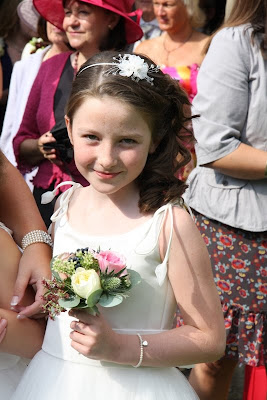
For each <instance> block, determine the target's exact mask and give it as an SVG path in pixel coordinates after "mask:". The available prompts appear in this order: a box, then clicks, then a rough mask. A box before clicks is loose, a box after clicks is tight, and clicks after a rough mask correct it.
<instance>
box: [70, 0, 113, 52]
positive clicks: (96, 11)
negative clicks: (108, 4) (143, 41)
mask: <svg viewBox="0 0 267 400" xmlns="http://www.w3.org/2000/svg"><path fill="white" fill-rule="evenodd" d="M64 12H65V18H64V21H63V29H64V30H65V31H66V34H67V38H68V40H69V43H70V45H71V47H73V48H74V49H77V50H80V51H82V52H85V53H86V52H87V49H88V51H89V52H92V49H93V50H95V49H96V50H97V49H99V45H100V43H101V41H102V40H103V38H105V37H106V36H107V35H108V33H109V30H110V29H113V28H114V27H115V26H116V23H117V22H118V20H119V16H118V15H117V14H114V13H110V12H108V11H107V10H104V9H103V8H101V7H96V6H93V5H91V4H87V3H84V2H82V1H75V0H69V1H67V2H66V4H65V7H64Z"/></svg>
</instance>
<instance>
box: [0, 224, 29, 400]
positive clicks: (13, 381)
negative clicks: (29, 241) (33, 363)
mask: <svg viewBox="0 0 267 400" xmlns="http://www.w3.org/2000/svg"><path fill="white" fill-rule="evenodd" d="M0 228H1V229H3V230H4V231H6V232H7V233H8V234H9V235H10V236H12V231H11V230H10V229H9V228H7V227H6V226H5V225H4V224H3V223H2V222H0ZM29 361H30V360H27V359H23V358H20V357H17V356H15V355H13V354H7V353H1V352H0V399H1V400H9V399H10V398H11V396H12V394H13V393H14V391H15V389H16V387H17V385H18V383H19V381H20V379H21V377H22V375H23V372H24V370H25V368H26V367H27V364H28V363H29Z"/></svg>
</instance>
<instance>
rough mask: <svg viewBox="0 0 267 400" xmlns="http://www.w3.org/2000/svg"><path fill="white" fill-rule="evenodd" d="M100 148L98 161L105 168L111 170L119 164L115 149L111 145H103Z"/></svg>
mask: <svg viewBox="0 0 267 400" xmlns="http://www.w3.org/2000/svg"><path fill="white" fill-rule="evenodd" d="M99 150H100V151H99V156H98V162H99V164H100V165H101V166H102V168H103V169H106V170H109V169H110V168H113V167H115V166H116V165H117V157H116V154H115V151H114V150H113V149H112V148H111V147H110V146H101V148H100V149H99Z"/></svg>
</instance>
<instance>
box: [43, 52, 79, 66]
mask: <svg viewBox="0 0 267 400" xmlns="http://www.w3.org/2000/svg"><path fill="white" fill-rule="evenodd" d="M72 53H73V52H72V51H65V52H63V53H59V54H56V55H55V56H53V57H50V58H48V59H47V60H45V61H44V62H43V65H44V66H46V67H49V66H50V65H58V63H61V62H64V61H67V59H68V58H69V57H70V56H71V54H72Z"/></svg>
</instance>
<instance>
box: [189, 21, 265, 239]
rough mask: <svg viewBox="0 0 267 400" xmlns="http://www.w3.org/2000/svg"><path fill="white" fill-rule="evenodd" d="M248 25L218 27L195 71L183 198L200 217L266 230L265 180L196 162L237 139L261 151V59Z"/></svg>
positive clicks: (208, 158) (227, 149)
mask: <svg viewBox="0 0 267 400" xmlns="http://www.w3.org/2000/svg"><path fill="white" fill-rule="evenodd" d="M251 33H252V28H251V27H250V26H249V25H242V26H239V27H235V28H224V29H223V30H221V31H220V32H218V34H217V35H216V36H215V37H214V39H213V40H212V43H211V46H210V48H209V51H208V53H207V55H206V57H205V59H204V62H203V64H202V66H201V68H200V71H199V75H198V81H197V83H198V94H197V96H196V97H195V99H194V102H193V106H194V109H193V112H194V113H195V112H196V113H199V114H200V118H199V119H197V120H194V121H193V127H194V133H195V136H196V139H197V144H196V153H197V160H198V166H197V168H195V169H194V170H193V171H192V172H191V174H190V175H189V179H188V181H189V189H188V190H187V192H186V194H185V200H186V202H187V204H189V206H191V207H192V208H194V209H195V210H196V211H198V212H200V213H202V214H204V215H205V216H207V217H209V218H212V219H215V220H217V221H220V222H223V223H225V224H227V225H230V226H232V227H236V228H241V229H244V230H247V231H253V232H262V231H266V230H267V179H262V180H245V179H237V178H232V177H230V176H227V175H223V174H221V173H219V172H217V171H215V170H213V169H211V168H206V167H202V166H201V165H204V164H206V163H209V162H212V161H215V160H217V159H219V158H222V157H224V156H226V155H227V154H229V153H231V152H233V151H234V150H235V149H237V147H238V146H239V145H240V143H245V144H247V145H250V146H253V147H255V148H257V149H261V150H264V151H267V61H266V60H264V59H263V57H262V55H261V52H260V50H259V40H258V38H256V39H255V43H254V45H252V43H251Z"/></svg>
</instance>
